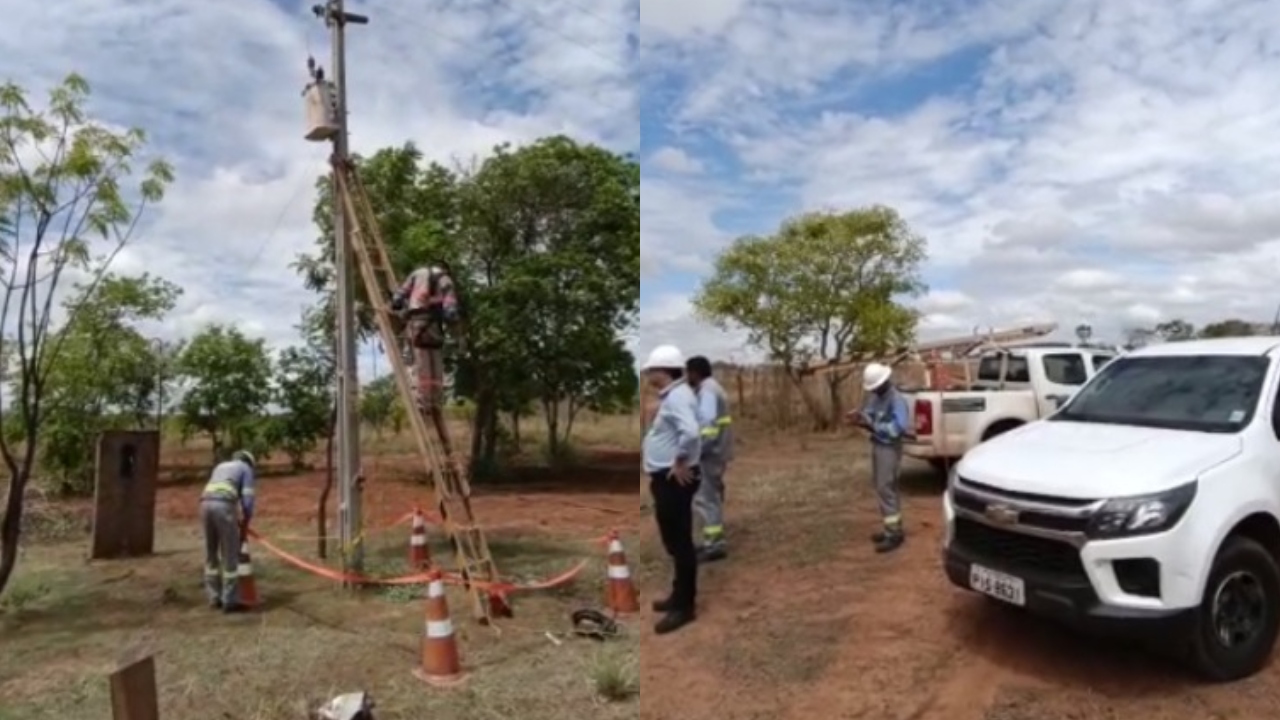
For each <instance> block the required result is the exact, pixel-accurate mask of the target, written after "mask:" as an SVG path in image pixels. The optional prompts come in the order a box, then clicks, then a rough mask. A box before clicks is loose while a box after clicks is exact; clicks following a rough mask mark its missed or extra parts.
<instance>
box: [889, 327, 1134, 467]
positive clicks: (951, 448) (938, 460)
mask: <svg viewBox="0 0 1280 720" xmlns="http://www.w3.org/2000/svg"><path fill="white" fill-rule="evenodd" d="M1114 358H1115V353H1111V352H1104V351H1101V350H1094V349H1091V348H1080V347H1071V346H1069V345H1054V346H1043V347H1036V346H1027V347H1021V348H1011V349H1009V350H1003V351H999V352H993V353H989V354H987V355H984V356H983V357H982V358H981V359H980V360H979V362H978V378H977V382H976V383H974V384H973V386H972V387H971V388H970V389H968V390H961V391H954V390H953V391H920V392H906V393H904V395H905V396H906V400H907V409H908V412H910V414H911V418H910V424H911V426H912V427H914V429H915V430H914V436H913V437H912V438H911V440H910V441H909V442H907V443H906V445H905V446H904V448H903V451H904V452H905V453H906V455H907V456H909V457H914V458H919V459H921V460H926V461H928V462H929V463H930V464H932V465H933V466H934V467H936V468H938V469H942V468H944V467H946V466H948V465H950V464H953V463H954V462H955V461H957V460H959V459H960V458H961V457H963V456H964V454H965V453H967V452H968V451H969V450H971V449H972V448H973V447H974V446H976V445H978V444H979V443H981V442H985V441H987V440H990V439H991V438H993V437H995V436H997V435H1000V434H1002V433H1005V432H1008V431H1010V430H1012V429H1014V428H1016V427H1018V426H1020V425H1026V424H1027V423H1029V422H1033V421H1035V420H1039V419H1041V418H1044V417H1047V416H1049V415H1050V414H1052V413H1053V412H1054V411H1056V410H1057V409H1058V407H1059V406H1060V405H1061V404H1062V403H1063V402H1064V401H1066V400H1067V399H1068V398H1070V397H1071V395H1072V394H1074V393H1075V391H1076V390H1078V389H1080V387H1081V386H1082V385H1084V384H1085V383H1086V382H1088V380H1089V379H1090V378H1092V377H1093V376H1094V375H1096V374H1097V372H1098V370H1100V369H1101V368H1102V367H1103V366H1104V365H1106V364H1107V363H1109V362H1111V360H1113V359H1114Z"/></svg>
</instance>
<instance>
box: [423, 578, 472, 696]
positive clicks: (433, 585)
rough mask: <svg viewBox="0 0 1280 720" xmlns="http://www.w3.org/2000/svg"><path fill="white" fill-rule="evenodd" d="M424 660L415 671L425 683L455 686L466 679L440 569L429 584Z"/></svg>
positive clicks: (424, 631) (424, 634)
mask: <svg viewBox="0 0 1280 720" xmlns="http://www.w3.org/2000/svg"><path fill="white" fill-rule="evenodd" d="M421 661H422V663H421V665H420V666H419V667H417V668H415V669H414V671H413V674H414V676H415V677H417V678H418V679H419V680H422V681H423V682H426V683H429V684H431V685H435V686H437V687H452V686H455V685H458V684H460V683H462V682H463V681H464V680H465V679H466V676H465V675H464V674H463V673H462V664H461V662H460V661H459V659H458V641H457V638H456V637H455V636H454V633H453V619H452V618H451V617H450V615H449V600H448V598H447V597H445V591H444V575H443V574H442V573H441V572H440V571H439V570H437V571H435V572H433V573H431V576H430V579H429V581H428V584H427V602H426V620H425V623H424V625H423V633H422V658H421Z"/></svg>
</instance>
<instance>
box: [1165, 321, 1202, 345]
mask: <svg viewBox="0 0 1280 720" xmlns="http://www.w3.org/2000/svg"><path fill="white" fill-rule="evenodd" d="M1155 334H1156V336H1157V337H1159V338H1160V339H1161V340H1164V341H1165V342H1183V341H1185V340H1191V339H1193V338H1195V336H1196V326H1195V325H1192V324H1191V323H1189V322H1187V321H1186V320H1183V319H1181V318H1176V319H1173V320H1168V321H1165V322H1162V323H1160V324H1158V325H1156V327H1155Z"/></svg>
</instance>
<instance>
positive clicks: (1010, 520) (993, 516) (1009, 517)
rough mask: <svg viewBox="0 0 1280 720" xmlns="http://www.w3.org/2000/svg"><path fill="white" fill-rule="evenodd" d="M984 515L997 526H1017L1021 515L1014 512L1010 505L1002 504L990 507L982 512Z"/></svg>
mask: <svg viewBox="0 0 1280 720" xmlns="http://www.w3.org/2000/svg"><path fill="white" fill-rule="evenodd" d="M982 514H983V515H985V516H986V517H987V519H988V520H990V521H991V522H993V523H995V524H996V525H1017V524H1018V515H1019V513H1018V511H1017V510H1014V509H1013V508H1011V507H1009V506H1008V505H1000V504H992V505H988V506H987V509H986V510H983V511H982Z"/></svg>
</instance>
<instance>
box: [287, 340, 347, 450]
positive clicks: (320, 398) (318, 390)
mask: <svg viewBox="0 0 1280 720" xmlns="http://www.w3.org/2000/svg"><path fill="white" fill-rule="evenodd" d="M327 361H328V358H326V357H325V356H324V355H322V354H321V353H318V352H316V350H315V349H314V348H310V347H307V346H305V345H302V346H297V347H290V348H286V349H285V350H284V351H283V352H281V353H280V358H279V360H278V361H277V363H276V402H277V403H278V404H279V405H280V407H281V408H282V410H283V412H281V413H279V414H278V415H275V416H273V417H272V421H273V426H274V433H273V434H272V440H273V445H276V446H278V447H280V449H282V450H284V451H285V453H286V454H287V455H288V456H289V460H290V461H291V462H292V463H293V468H294V470H295V471H297V470H301V469H303V468H304V467H306V456H307V453H308V452H310V451H311V449H312V448H314V447H315V446H316V441H318V440H319V439H320V438H323V437H325V436H326V435H327V434H328V432H329V416H330V415H331V414H332V409H333V390H332V388H333V385H332V379H333V378H332V368H331V366H330V365H329V363H328V362H327Z"/></svg>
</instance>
